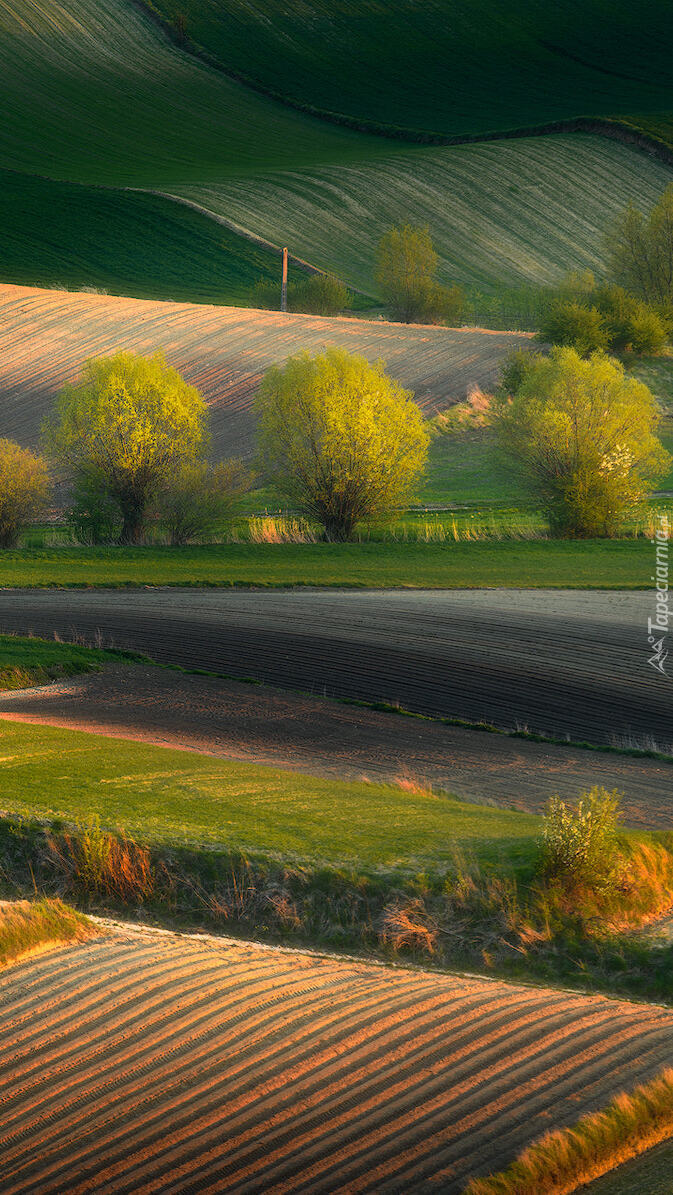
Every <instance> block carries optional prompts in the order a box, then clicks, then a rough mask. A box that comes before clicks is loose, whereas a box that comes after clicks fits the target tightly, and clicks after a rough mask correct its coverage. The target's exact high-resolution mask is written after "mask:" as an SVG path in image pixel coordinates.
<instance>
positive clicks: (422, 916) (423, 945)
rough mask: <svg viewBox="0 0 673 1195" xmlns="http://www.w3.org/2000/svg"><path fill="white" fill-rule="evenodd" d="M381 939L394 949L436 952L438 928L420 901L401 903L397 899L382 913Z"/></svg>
mask: <svg viewBox="0 0 673 1195" xmlns="http://www.w3.org/2000/svg"><path fill="white" fill-rule="evenodd" d="M379 940H380V942H381V944H382V945H383V946H391V947H392V948H393V950H395V951H398V950H421V951H424V952H425V953H426V954H434V953H435V949H436V946H437V930H436V929H435V927H434V926H433V925H432V924H431V922H430V921H429V919H428V916H427V913H426V912H425V910H424V908H423V906H422V904H421V902H420V901H411V902H410V903H408V904H404V905H403V904H400V903H398V902H397V901H395V902H393V903H392V904H389V905H387V906H386V908H385V909H384V910H383V913H382V914H381V926H380V930H379Z"/></svg>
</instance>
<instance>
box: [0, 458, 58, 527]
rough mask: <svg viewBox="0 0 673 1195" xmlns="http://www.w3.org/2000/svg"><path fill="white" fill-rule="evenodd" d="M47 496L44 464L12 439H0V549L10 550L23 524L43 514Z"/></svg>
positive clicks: (46, 474) (47, 476) (47, 478)
mask: <svg viewBox="0 0 673 1195" xmlns="http://www.w3.org/2000/svg"><path fill="white" fill-rule="evenodd" d="M48 497H49V473H48V471H47V466H46V463H45V462H44V461H43V460H42V458H41V457H39V456H35V454H34V453H33V452H30V451H29V450H28V449H27V448H21V447H20V446H19V445H18V444H15V443H14V441H13V440H0V548H13V547H14V545H15V544H16V542H17V540H18V538H19V532H20V530H21V528H22V527H23V526H25V524H26V523H29V522H30V521H31V520H32V519H36V518H38V517H39V516H40V515H41V514H43V513H44V509H45V507H46V505H47V500H48Z"/></svg>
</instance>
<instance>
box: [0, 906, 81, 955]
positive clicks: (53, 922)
mask: <svg viewBox="0 0 673 1195" xmlns="http://www.w3.org/2000/svg"><path fill="white" fill-rule="evenodd" d="M99 932H100V931H99V930H97V929H95V928H94V926H93V925H92V923H91V922H90V921H89V920H88V919H87V918H86V917H84V916H83V915H82V914H81V913H77V912H76V911H75V910H74V909H71V908H69V906H68V905H65V904H63V902H62V901H60V900H56V899H47V898H44V899H42V900H37V901H34V902H33V903H31V904H29V903H28V901H16V902H12V901H0V967H2V966H6V965H7V964H8V963H11V962H15V961H16V960H17V959H19V958H21V956H22V955H24V954H28V953H29V952H30V951H33V950H36V949H38V948H39V947H44V946H47V945H49V944H52V945H58V944H61V943H64V942H70V941H73V940H74V939H76V940H82V939H84V938H88V937H91V935H92V934H93V933H99Z"/></svg>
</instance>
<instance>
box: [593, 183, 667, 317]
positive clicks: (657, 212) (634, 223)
mask: <svg viewBox="0 0 673 1195" xmlns="http://www.w3.org/2000/svg"><path fill="white" fill-rule="evenodd" d="M606 247H607V251H608V256H609V263H610V272H611V274H612V276H613V278H614V279H615V281H616V282H618V283H621V284H622V285H623V286H625V287H626V288H627V290H629V291H633V293H634V294H636V295H637V296H638V297H639V298H641V299H644V300H645V302H646V303H662V304H667V303H670V302H671V301H673V184H669V186H668V187H667V188H666V190H665V191H664V193H663V194H662V196H661V198H660V199H659V202H658V203H656V204H655V206H654V207H653V208H652V211H651V212H650V214H649V216H648V217H645V216H644V215H643V213H642V212H641V211H639V210H638V208H637V207H636V206H635V205H634V204H633V203H630V204H629V205H628V207H626V208H625V209H624V211H623V212H622V213H621V215H620V216H619V217H618V219H617V220H616V221H615V223H614V224H613V226H612V228H611V229H610V230H609V232H608V234H607V238H606Z"/></svg>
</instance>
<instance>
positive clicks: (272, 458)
mask: <svg viewBox="0 0 673 1195" xmlns="http://www.w3.org/2000/svg"><path fill="white" fill-rule="evenodd" d="M256 410H257V416H258V420H259V445H260V461H261V465H262V468H263V469H264V470H265V471H266V473H267V475H268V476H269V477H270V479H271V480H273V481H274V482H275V484H276V485H277V486H278V488H279V490H280V491H281V492H282V493H283V494H284V495H285V497H286V498H288V499H289V501H290V502H291V503H292V504H293V505H294V506H295V507H296V509H297V510H299V511H301V513H302V514H304V515H306V516H307V517H308V518H311V519H315V521H316V522H318V523H320V524H321V525H322V527H324V530H325V538H326V539H328V540H337V541H338V540H348V539H350V538H351V536H352V535H353V532H354V530H355V526H356V524H357V523H358V522H360V521H362V520H367V519H372V518H375V517H377V516H379V515H383V514H386V513H388V512H389V511H390V510H392V509H393V508H395V507H396V506H399V505H400V504H401V503H403V502H404V501H406V500H407V499H408V498H409V496H410V493H411V491H412V488H413V485H414V483H415V481H416V480H417V478H418V476H419V474H420V473H421V471H422V469H423V466H424V464H425V460H426V456H427V448H428V442H429V434H428V431H427V429H426V426H425V421H424V419H423V416H422V414H421V412H420V410H419V408H418V407H417V406H416V404H415V403H414V402H413V401H412V395H411V393H409V391H407V390H403V389H402V387H401V386H400V385H399V383H398V382H395V381H393V379H392V378H389V377H388V376H387V375H386V373H385V372H384V369H383V363H382V362H381V361H379V362H377V363H376V364H375V365H370V364H369V363H368V362H367V361H366V360H365V358H364V357H359V356H352V355H351V354H350V353H347V352H345V351H344V350H343V349H338V348H328V349H326V351H325V352H324V353H322V354H321V355H319V356H317V357H311V356H310V355H309V354H308V353H302V354H301V355H299V356H296V357H291V358H290V359H289V360H288V361H287V362H286V364H285V365H284V366H282V367H278V366H275V367H274V368H272V369H270V370H268V372H267V374H266V376H265V377H264V380H263V382H262V385H261V387H260V390H259V394H258V397H257V403H256Z"/></svg>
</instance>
